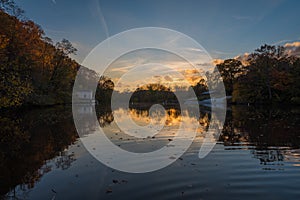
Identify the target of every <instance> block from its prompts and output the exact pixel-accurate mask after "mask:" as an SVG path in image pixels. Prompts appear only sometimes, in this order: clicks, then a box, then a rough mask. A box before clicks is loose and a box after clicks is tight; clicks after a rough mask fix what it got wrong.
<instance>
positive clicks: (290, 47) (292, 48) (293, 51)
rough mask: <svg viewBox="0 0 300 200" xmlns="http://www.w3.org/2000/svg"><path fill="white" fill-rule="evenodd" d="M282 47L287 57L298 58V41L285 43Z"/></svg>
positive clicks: (299, 48) (299, 46) (299, 49)
mask: <svg viewBox="0 0 300 200" xmlns="http://www.w3.org/2000/svg"><path fill="white" fill-rule="evenodd" d="M284 47H285V48H286V51H287V54H288V55H290V56H297V57H300V41H296V42H291V43H286V44H285V45H284Z"/></svg>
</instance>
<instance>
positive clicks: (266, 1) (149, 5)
mask: <svg viewBox="0 0 300 200" xmlns="http://www.w3.org/2000/svg"><path fill="white" fill-rule="evenodd" d="M16 3H17V4H18V5H19V6H21V7H22V8H23V9H24V10H25V12H26V14H25V15H26V16H27V17H28V18H29V19H32V20H33V21H35V22H36V23H38V24H39V25H41V26H42V28H43V29H44V30H45V32H46V34H47V36H49V37H50V38H52V39H53V40H54V41H59V40H61V39H62V38H66V39H68V40H70V41H71V42H72V43H73V44H74V46H75V47H76V48H77V49H78V55H77V56H75V59H76V60H77V61H79V62H81V61H82V60H83V58H84V57H85V56H86V55H87V54H88V53H89V51H90V50H91V49H92V48H93V47H95V46H96V45H97V44H98V43H99V42H101V41H103V40H105V39H106V38H107V36H111V35H114V34H117V33H119V32H121V31H125V30H128V29H131V28H137V27H146V26H155V27H164V28H170V29H174V30H176V31H180V32H182V33H184V34H186V35H188V36H190V37H192V38H194V39H195V40H196V41H197V42H199V43H200V44H201V45H202V46H203V47H204V48H205V49H206V50H207V51H208V52H209V53H210V54H211V56H212V57H213V58H221V59H224V58H231V57H234V56H237V55H239V54H243V53H244V52H252V51H253V50H254V49H256V48H258V47H259V46H260V45H262V44H264V43H268V44H285V43H287V42H295V41H299V40H300V20H299V19H300V16H299V15H300V14H299V10H300V1H297V0H294V1H293V0H252V1H244V0H227V1H224V0H219V1H218V0H209V1H201V0H197V1H196V0H195V1H192V0H186V1H183V0H181V1H179V0H168V1H167V0H151V1H150V0H148V1H146V0H131V1H121V0H119V1H116V0H106V1H104V0H101V1H98V0H86V1H83V0H73V1H69V0H41V1H37V0H26V1H22V0H16Z"/></svg>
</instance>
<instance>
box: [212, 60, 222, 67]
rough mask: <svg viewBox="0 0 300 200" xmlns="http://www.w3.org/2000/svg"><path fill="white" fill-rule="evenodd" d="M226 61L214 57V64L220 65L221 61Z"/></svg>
mask: <svg viewBox="0 0 300 200" xmlns="http://www.w3.org/2000/svg"><path fill="white" fill-rule="evenodd" d="M223 62H224V60H223V59H214V60H213V65H215V66H216V65H218V64H221V63H223Z"/></svg>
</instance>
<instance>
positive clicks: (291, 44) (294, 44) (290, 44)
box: [284, 41, 300, 48]
mask: <svg viewBox="0 0 300 200" xmlns="http://www.w3.org/2000/svg"><path fill="white" fill-rule="evenodd" d="M284 47H288V48H289V47H292V48H294V47H300V42H298V41H297V42H292V43H286V44H285V45H284Z"/></svg>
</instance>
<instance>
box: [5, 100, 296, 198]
mask: <svg viewBox="0 0 300 200" xmlns="http://www.w3.org/2000/svg"><path fill="white" fill-rule="evenodd" d="M79 109H81V112H82V113H83V115H86V117H87V118H88V117H89V114H90V111H91V109H92V108H90V107H82V108H79ZM183 110H184V109H183ZM299 114H300V108H285V109H279V108H257V107H256V108H254V107H247V106H233V107H231V108H230V109H229V110H228V111H227V119H226V122H225V125H224V129H223V132H222V134H221V136H220V137H219V138H218V143H217V145H216V146H215V147H214V149H213V150H212V152H210V153H209V154H208V156H206V157H205V158H204V159H199V158H198V152H199V148H200V146H201V144H202V140H203V138H204V136H205V130H206V129H207V127H208V126H209V123H210V112H209V110H206V109H204V108H202V109H201V116H200V118H198V119H197V118H196V117H194V116H189V117H185V118H184V119H183V118H182V117H181V113H180V112H179V111H178V110H177V109H175V108H168V112H167V116H166V122H165V128H164V129H163V131H161V132H160V133H159V134H157V135H156V136H155V137H150V138H146V139H142V138H141V139H138V138H134V137H132V136H128V135H126V134H124V133H122V131H120V130H119V129H118V127H117V126H116V124H115V122H114V115H119V116H124V119H126V118H128V117H129V116H130V117H131V118H132V119H133V120H134V121H135V122H136V123H137V124H140V125H146V124H148V123H149V120H150V118H149V112H148V111H147V107H146V108H145V107H144V108H143V109H142V108H139V109H133V108H132V109H130V110H126V109H123V108H119V109H117V110H114V112H111V111H110V110H109V109H105V108H97V116H98V121H99V124H100V126H101V127H102V128H103V129H104V130H105V134H106V135H107V137H108V138H110V140H111V141H112V142H114V143H115V144H116V145H119V146H120V148H123V149H126V150H128V151H133V152H149V151H153V150H156V149H159V148H161V147H163V146H164V145H167V144H168V142H169V139H172V137H173V136H174V132H175V131H176V129H177V128H178V125H179V123H180V121H181V120H190V121H191V122H197V123H200V125H201V128H200V129H199V130H198V131H197V136H196V139H195V141H194V142H193V144H192V146H191V147H190V148H189V149H188V151H187V152H186V153H185V154H184V155H183V156H182V157H181V158H180V159H178V160H177V161H175V162H174V163H173V164H171V165H170V166H168V167H166V168H164V169H161V170H159V171H156V172H151V173H145V174H129V173H124V172H119V171H116V170H113V169H111V168H109V167H107V166H105V165H103V164H101V163H99V162H98V161H97V160H95V159H94V158H93V157H92V156H91V155H90V154H89V153H88V152H87V150H86V149H85V148H84V146H83V145H82V144H81V142H80V140H79V139H78V135H77V132H76V130H75V127H74V124H73V119H72V113H71V108H68V107H56V108H44V109H30V110H23V111H18V112H16V111H5V112H3V113H1V114H0V126H1V130H0V197H1V198H4V199H13V198H17V199H84V198H85V199H130V200H132V199H151V200H152V199H241V198H243V199H300V131H299V130H300V129H299V128H300V125H299V124H300V123H299V122H300V115H299ZM91 126H93V125H91ZM137 131H138V130H137ZM86 137H88V135H87V136H86Z"/></svg>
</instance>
